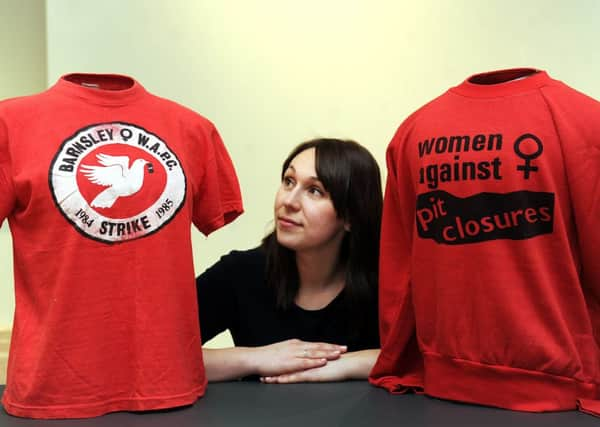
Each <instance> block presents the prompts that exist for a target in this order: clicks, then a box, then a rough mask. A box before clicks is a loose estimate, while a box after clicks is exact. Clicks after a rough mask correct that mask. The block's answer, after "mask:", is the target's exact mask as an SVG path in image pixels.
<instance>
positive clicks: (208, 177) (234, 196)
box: [193, 124, 244, 235]
mask: <svg viewBox="0 0 600 427" xmlns="http://www.w3.org/2000/svg"><path fill="white" fill-rule="evenodd" d="M204 133H205V138H204V147H203V151H204V154H203V158H204V159H205V163H204V173H203V174H202V178H201V183H200V185H199V186H198V188H197V189H196V190H195V192H194V208H193V220H194V224H195V225H196V227H197V228H198V229H199V230H200V231H201V232H202V233H204V234H205V235H208V234H210V233H211V232H213V231H215V230H217V229H219V228H221V227H223V226H224V225H226V224H229V223H230V222H231V221H233V220H234V219H235V218H237V217H238V216H239V215H240V214H241V213H242V212H243V211H244V208H243V204H242V196H241V192H240V185H239V183H238V179H237V175H236V173H235V169H234V167H233V163H232V161H231V158H230V157H229V154H228V153H227V150H226V148H225V145H224V144H223V141H222V140H221V136H220V135H219V132H218V131H217V129H216V128H215V127H214V126H212V124H211V125H210V126H208V127H207V128H206V129H205V130H204Z"/></svg>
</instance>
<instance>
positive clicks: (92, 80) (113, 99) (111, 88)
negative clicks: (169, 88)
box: [50, 73, 147, 106]
mask: <svg viewBox="0 0 600 427" xmlns="http://www.w3.org/2000/svg"><path fill="white" fill-rule="evenodd" d="M50 90H51V91H56V92H60V93H62V94H64V95H66V96H70V97H74V98H79V99H81V100H83V101H86V102H88V103H90V104H96V105H107V106H110V105H113V106H119V105H127V104H129V103H131V102H134V101H136V100H137V99H139V98H140V97H142V96H144V94H146V93H147V92H146V90H145V89H144V87H143V86H142V85H141V84H139V83H138V82H137V81H136V80H135V79H133V78H132V77H129V76H124V75H119V74H83V73H74V74H66V75H64V76H62V77H61V78H60V79H59V80H58V81H57V82H56V83H55V84H54V86H52V87H51V88H50Z"/></svg>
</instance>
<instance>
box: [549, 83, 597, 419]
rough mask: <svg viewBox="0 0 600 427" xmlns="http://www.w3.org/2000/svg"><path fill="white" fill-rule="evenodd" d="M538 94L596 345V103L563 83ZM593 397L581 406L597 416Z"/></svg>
mask: <svg viewBox="0 0 600 427" xmlns="http://www.w3.org/2000/svg"><path fill="white" fill-rule="evenodd" d="M543 94H544V96H545V98H546V102H547V103H548V106H549V108H550V110H551V113H552V117H553V119H554V123H555V126H556V131H557V133H558V136H559V139H560V142H561V148H562V153H563V158H564V164H565V170H566V174H567V182H568V188H569V195H570V199H571V207H572V215H573V218H574V222H575V230H576V241H574V242H573V245H574V246H575V247H576V248H577V254H578V256H579V259H580V264H581V271H580V277H581V284H582V288H583V293H584V295H585V299H586V303H587V306H588V310H589V313H590V319H591V322H592V327H593V330H594V338H595V340H596V343H597V344H598V345H599V346H600V262H599V261H598V254H600V228H599V227H598V219H599V218H600V102H598V101H596V100H595V99H592V98H590V97H588V96H586V95H584V94H582V93H579V92H577V91H575V90H573V89H571V88H569V87H567V86H564V85H560V86H558V87H551V88H547V89H545V90H544V91H543ZM596 399H597V400H590V399H588V400H583V399H580V401H579V406H580V410H582V411H583V412H589V413H592V414H594V415H600V395H598V396H596Z"/></svg>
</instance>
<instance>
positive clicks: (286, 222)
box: [277, 217, 302, 228]
mask: <svg viewBox="0 0 600 427" xmlns="http://www.w3.org/2000/svg"><path fill="white" fill-rule="evenodd" d="M277 223H278V224H279V225H280V226H282V227H289V228H291V227H301V226H302V224H300V223H299V222H296V221H294V220H293V219H290V218H285V217H278V218H277Z"/></svg>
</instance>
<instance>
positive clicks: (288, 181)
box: [283, 176, 294, 187]
mask: <svg viewBox="0 0 600 427" xmlns="http://www.w3.org/2000/svg"><path fill="white" fill-rule="evenodd" d="M293 185H294V180H293V179H292V178H290V177H289V176H285V177H283V186H284V187H291V186H293Z"/></svg>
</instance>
